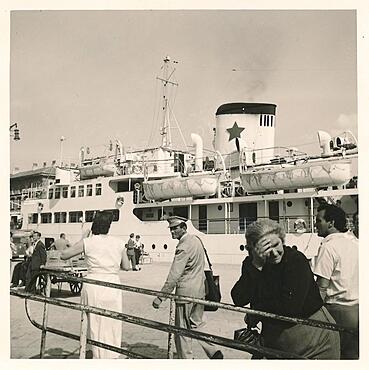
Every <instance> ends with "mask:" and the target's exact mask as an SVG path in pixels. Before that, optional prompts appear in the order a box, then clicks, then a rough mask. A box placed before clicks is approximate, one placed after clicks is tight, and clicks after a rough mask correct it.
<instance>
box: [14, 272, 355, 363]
mask: <svg viewBox="0 0 369 370" xmlns="http://www.w3.org/2000/svg"><path fill="white" fill-rule="evenodd" d="M45 274H46V276H47V285H46V296H42V295H37V294H33V293H27V292H20V291H18V290H13V289H10V294H11V295H13V296H18V297H21V298H25V309H26V314H27V317H28V319H29V320H30V322H31V323H32V324H33V325H34V326H35V327H36V328H38V329H40V330H41V331H42V335H41V349H40V358H43V357H44V353H45V342H46V332H51V333H53V334H56V335H61V336H64V337H68V338H70V339H74V340H79V341H80V358H85V351H86V343H90V344H92V345H95V346H97V347H101V348H105V349H108V350H111V351H114V352H118V353H120V354H124V355H127V356H129V357H131V358H148V357H145V356H143V355H141V354H137V353H134V352H130V351H128V350H125V349H122V348H118V347H115V346H111V345H108V344H106V343H101V342H96V341H93V340H91V339H89V338H87V313H93V314H97V315H101V316H105V317H110V318H113V319H117V320H121V321H124V322H129V323H132V324H136V325H141V326H144V327H149V328H152V329H156V330H160V331H164V332H167V333H168V334H169V337H168V358H173V349H172V345H171V343H172V340H171V339H172V336H173V334H178V335H183V336H186V337H190V338H194V339H198V340H202V341H207V342H211V343H215V344H218V345H221V346H224V347H228V348H233V349H236V350H241V351H246V352H249V353H253V354H255V353H257V354H261V355H263V356H269V357H272V358H279V359H282V358H284V359H286V358H290V359H303V357H301V356H297V355H294V354H292V353H288V352H283V351H279V350H274V349H271V348H267V347H263V346H258V345H251V344H247V343H244V342H240V341H237V340H233V339H229V338H224V337H221V336H216V335H212V334H206V333H201V332H198V331H194V330H189V329H185V328H179V327H177V326H174V320H173V317H172V316H173V307H174V302H175V300H176V299H180V300H181V301H186V302H192V303H200V304H204V305H209V306H216V307H218V308H221V309H225V310H230V311H237V312H242V313H250V314H254V315H259V316H263V317H268V318H271V319H277V320H282V321H287V322H290V323H294V324H304V325H309V326H315V327H319V328H322V329H328V330H335V331H339V332H342V331H346V332H350V333H352V334H354V333H355V331H352V330H348V329H347V328H345V327H343V326H341V325H337V324H331V323H326V322H321V321H317V320H310V319H299V318H292V317H287V316H282V315H276V314H272V313H268V312H264V311H258V310H253V309H249V308H245V307H236V306H234V305H231V304H225V303H216V302H210V301H206V300H204V299H198V298H192V297H186V296H178V295H175V294H172V293H164V292H161V291H156V290H151V289H145V288H138V287H134V286H129V285H123V284H117V283H110V282H105V281H99V280H95V279H89V278H83V277H76V276H71V275H69V274H66V273H65V272H60V271H57V270H52V269H44V270H43V271H42V272H40V273H38V274H37V275H36V276H35V277H34V278H33V279H34V280H36V279H37V278H38V277H39V276H41V275H45ZM51 274H52V275H58V276H59V277H61V278H65V279H68V280H70V281H77V282H81V283H86V284H94V285H100V286H105V287H108V288H114V289H120V290H123V291H128V292H135V293H140V294H146V295H153V296H158V297H161V298H169V299H170V319H169V324H164V323H161V322H158V321H153V320H148V319H145V318H142V317H137V316H132V315H128V314H124V313H122V312H115V311H111V310H107V309H102V308H97V307H92V306H89V305H83V304H80V303H74V302H69V301H66V300H62V299H57V298H51V297H50V289H51V281H50V275H51ZM28 300H34V301H38V302H43V303H44V314H43V321H42V324H40V323H38V322H37V321H35V320H34V319H33V318H32V317H31V316H30V314H29V309H28ZM48 304H51V305H56V306H60V307H65V308H68V309H73V310H78V311H81V313H82V316H81V331H80V335H79V336H78V335H75V334H71V333H68V332H65V331H62V330H60V329H55V328H51V327H49V326H48V325H47V321H48Z"/></svg>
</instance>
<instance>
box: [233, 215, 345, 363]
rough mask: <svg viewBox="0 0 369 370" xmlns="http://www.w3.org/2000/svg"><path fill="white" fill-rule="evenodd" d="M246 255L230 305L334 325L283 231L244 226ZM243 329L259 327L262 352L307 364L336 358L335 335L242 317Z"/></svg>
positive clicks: (261, 224) (265, 223)
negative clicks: (295, 357) (296, 358)
mask: <svg viewBox="0 0 369 370" xmlns="http://www.w3.org/2000/svg"><path fill="white" fill-rule="evenodd" d="M246 241H247V250H248V251H249V256H247V257H246V258H245V260H244V261H243V264H242V274H241V277H240V279H239V280H238V281H237V283H236V284H235V285H234V287H233V288H232V291H231V295H232V299H233V302H234V304H235V305H237V306H245V305H247V304H250V305H251V308H252V309H255V310H260V311H265V312H270V313H274V314H278V315H283V316H290V317H297V318H302V319H313V320H319V321H323V322H329V323H335V321H334V319H333V318H332V316H331V315H330V314H329V312H328V311H327V309H326V308H325V307H324V306H323V301H322V299H321V297H320V293H319V288H318V286H317V284H316V282H315V280H314V275H313V273H312V271H311V269H310V265H309V262H308V260H307V258H306V257H305V256H304V255H303V254H302V253H301V252H299V251H297V250H296V249H293V248H290V247H287V246H285V245H284V241H285V232H284V230H283V229H282V227H281V226H280V225H279V224H278V223H277V222H275V221H272V220H268V219H264V220H259V221H256V222H254V223H252V224H251V225H249V226H248V228H247V231H246ZM246 321H247V323H248V326H249V327H255V326H256V325H257V324H258V322H259V321H261V322H262V337H263V341H264V345H265V347H268V348H273V349H277V350H280V351H285V352H289V353H293V354H296V355H299V356H303V357H306V358H309V359H339V358H340V339H339V334H338V332H336V331H332V330H328V329H321V328H318V327H313V326H308V325H302V324H291V323H287V322H284V321H281V320H275V319H274V320H273V319H268V318H263V317H261V316H255V315H248V316H247V318H246Z"/></svg>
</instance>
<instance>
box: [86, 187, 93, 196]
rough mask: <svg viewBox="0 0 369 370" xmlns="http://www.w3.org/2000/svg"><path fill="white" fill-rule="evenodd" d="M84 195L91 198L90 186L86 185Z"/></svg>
mask: <svg viewBox="0 0 369 370" xmlns="http://www.w3.org/2000/svg"><path fill="white" fill-rule="evenodd" d="M86 195H87V196H88V197H92V184H88V185H87V189H86Z"/></svg>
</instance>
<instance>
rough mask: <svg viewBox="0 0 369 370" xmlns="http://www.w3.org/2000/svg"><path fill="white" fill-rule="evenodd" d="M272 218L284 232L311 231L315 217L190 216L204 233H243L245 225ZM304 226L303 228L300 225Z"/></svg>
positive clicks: (312, 230)
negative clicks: (208, 217) (209, 217)
mask: <svg viewBox="0 0 369 370" xmlns="http://www.w3.org/2000/svg"><path fill="white" fill-rule="evenodd" d="M264 218H266V219H269V218H270V219H272V220H274V221H276V222H278V223H279V224H280V225H282V226H283V228H284V230H285V231H286V233H304V232H305V233H312V232H314V231H315V230H314V223H315V219H314V217H313V218H312V217H311V216H310V215H306V214H305V215H294V216H288V217H286V216H279V217H271V216H262V217H257V218H256V217H241V218H238V217H228V218H227V217H217V218H214V219H205V218H196V219H195V218H192V219H191V221H192V223H193V225H194V226H195V227H196V228H197V229H198V230H199V231H201V232H203V233H205V234H243V233H245V232H246V229H247V226H248V225H250V224H251V223H252V222H254V221H256V220H260V219H264ZM296 222H298V224H299V225H301V226H299V227H298V226H297V225H296ZM302 226H304V228H303V227H302Z"/></svg>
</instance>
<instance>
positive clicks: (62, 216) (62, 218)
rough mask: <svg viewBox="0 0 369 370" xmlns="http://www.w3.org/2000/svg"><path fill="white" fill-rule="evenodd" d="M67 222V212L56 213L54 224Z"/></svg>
mask: <svg viewBox="0 0 369 370" xmlns="http://www.w3.org/2000/svg"><path fill="white" fill-rule="evenodd" d="M66 222H67V212H55V213H54V223H56V224H65V223H66Z"/></svg>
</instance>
